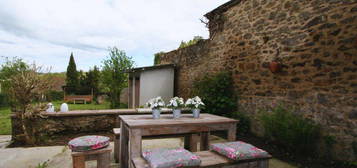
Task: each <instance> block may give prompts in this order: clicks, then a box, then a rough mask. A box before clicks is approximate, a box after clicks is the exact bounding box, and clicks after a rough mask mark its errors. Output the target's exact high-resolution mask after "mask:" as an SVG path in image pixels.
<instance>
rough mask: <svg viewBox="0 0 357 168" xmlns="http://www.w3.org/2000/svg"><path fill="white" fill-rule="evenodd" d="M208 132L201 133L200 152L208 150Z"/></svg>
mask: <svg viewBox="0 0 357 168" xmlns="http://www.w3.org/2000/svg"><path fill="white" fill-rule="evenodd" d="M209 135H210V133H209V132H202V133H201V143H200V144H201V145H200V151H206V150H208V149H209Z"/></svg>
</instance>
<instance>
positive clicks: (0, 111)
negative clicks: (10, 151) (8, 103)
mask: <svg viewBox="0 0 357 168" xmlns="http://www.w3.org/2000/svg"><path fill="white" fill-rule="evenodd" d="M10 113H11V112H10V108H8V107H2V108H0V135H10V134H11V120H10Z"/></svg>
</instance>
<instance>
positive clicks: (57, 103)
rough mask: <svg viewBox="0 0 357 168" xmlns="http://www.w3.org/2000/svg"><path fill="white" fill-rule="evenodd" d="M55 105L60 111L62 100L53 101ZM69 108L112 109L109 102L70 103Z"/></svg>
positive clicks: (56, 109) (71, 109)
mask: <svg viewBox="0 0 357 168" xmlns="http://www.w3.org/2000/svg"><path fill="white" fill-rule="evenodd" d="M52 103H53V105H54V106H55V111H60V107H61V104H62V103H63V102H62V101H55V102H52ZM68 108H69V110H70V111H73V110H103V109H110V104H109V102H104V103H103V104H95V103H92V104H68Z"/></svg>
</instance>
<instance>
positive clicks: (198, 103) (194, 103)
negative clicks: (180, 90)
mask: <svg viewBox="0 0 357 168" xmlns="http://www.w3.org/2000/svg"><path fill="white" fill-rule="evenodd" d="M185 105H186V107H189V108H194V109H201V108H203V107H204V106H205V104H204V103H203V102H202V100H201V98H200V97H198V96H196V97H194V98H191V99H187V101H186V103H185Z"/></svg>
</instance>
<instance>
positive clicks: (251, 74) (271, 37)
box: [161, 0, 357, 160]
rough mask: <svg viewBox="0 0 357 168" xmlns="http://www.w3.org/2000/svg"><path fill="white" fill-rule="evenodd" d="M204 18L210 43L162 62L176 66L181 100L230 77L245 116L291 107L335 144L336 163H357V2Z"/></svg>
mask: <svg viewBox="0 0 357 168" xmlns="http://www.w3.org/2000/svg"><path fill="white" fill-rule="evenodd" d="M206 17H207V18H208V19H209V23H208V27H209V28H210V39H208V40H204V41H201V42H199V43H198V44H196V45H194V46H190V47H187V48H183V49H180V50H175V51H171V52H168V53H166V54H165V55H163V56H162V57H161V64H169V63H170V64H171V63H174V64H176V65H177V67H178V69H177V73H176V94H177V95H179V96H182V97H185V98H187V97H189V96H192V95H191V89H192V85H193V82H194V81H196V80H198V79H200V78H201V77H202V76H203V75H205V74H212V75H213V74H214V73H216V72H220V71H231V72H232V75H233V77H234V80H235V88H236V89H237V91H238V92H239V94H240V95H239V96H240V97H241V99H240V102H239V106H240V108H241V109H240V110H241V111H242V112H245V113H247V114H248V115H251V116H254V114H256V113H257V111H258V110H259V109H261V108H267V107H271V106H272V105H274V104H277V103H280V102H283V103H285V104H287V105H293V106H295V107H297V109H298V113H300V114H301V115H303V116H305V117H307V118H311V119H313V120H314V121H316V122H317V123H319V124H321V125H322V127H323V130H324V131H323V132H324V134H325V135H330V136H334V137H336V141H337V143H336V144H335V145H334V146H333V153H334V157H335V158H336V159H340V160H354V159H355V158H356V157H357V151H356V149H354V148H356V147H354V148H353V146H356V145H352V144H357V120H356V119H357V73H356V72H357V1H356V0H344V1H340V0H309V1H307V0H302V1H294V0H233V1H230V2H228V3H227V4H225V5H223V6H221V7H219V8H217V9H215V10H214V11H212V12H210V13H208V14H207V15H206ZM272 61H277V62H279V63H280V64H281V67H282V69H281V71H280V72H278V73H272V72H271V71H270V70H269V64H270V63H271V62H272ZM252 126H253V127H252V131H253V132H255V133H257V134H261V133H262V130H261V128H260V127H259V123H258V121H255V120H253V124H252Z"/></svg>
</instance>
